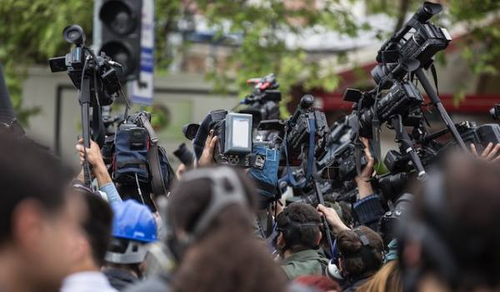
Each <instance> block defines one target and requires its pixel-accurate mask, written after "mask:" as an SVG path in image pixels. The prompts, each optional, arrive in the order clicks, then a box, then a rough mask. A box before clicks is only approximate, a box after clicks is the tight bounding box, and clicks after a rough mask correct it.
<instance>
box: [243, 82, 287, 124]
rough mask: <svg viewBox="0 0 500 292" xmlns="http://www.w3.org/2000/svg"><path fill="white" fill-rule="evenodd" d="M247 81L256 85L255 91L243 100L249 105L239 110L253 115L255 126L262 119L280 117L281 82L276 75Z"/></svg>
mask: <svg viewBox="0 0 500 292" xmlns="http://www.w3.org/2000/svg"><path fill="white" fill-rule="evenodd" d="M247 83H248V84H250V85H253V86H254V91H253V92H252V93H251V94H249V95H247V96H245V98H244V99H243V100H242V102H241V103H242V104H245V105H247V107H246V108H244V109H242V110H240V111H239V112H240V113H246V114H251V115H252V116H253V124H254V128H256V127H257V126H258V125H259V123H260V121H263V120H273V119H279V118H280V108H279V103H280V101H281V92H280V91H279V90H278V88H279V86H280V84H279V83H278V81H277V80H276V76H275V75H274V74H269V75H267V76H265V77H262V78H252V79H249V80H247Z"/></svg>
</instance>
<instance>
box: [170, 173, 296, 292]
mask: <svg viewBox="0 0 500 292" xmlns="http://www.w3.org/2000/svg"><path fill="white" fill-rule="evenodd" d="M256 205H257V200H256V194H255V189H254V187H253V186H252V184H251V182H250V181H249V179H248V178H247V177H246V175H245V174H244V173H243V172H241V171H239V170H238V169H233V168H230V167H227V166H219V167H215V168H205V169H197V170H192V171H189V172H186V173H185V174H184V177H183V180H182V181H180V182H179V183H178V185H177V186H176V187H175V188H174V189H173V191H172V193H171V195H170V198H169V202H168V205H167V206H168V207H167V214H166V218H167V229H169V235H168V239H167V245H168V247H169V249H170V251H172V253H173V254H174V255H175V257H176V260H177V265H178V267H177V271H176V276H175V277H174V282H173V287H174V291H221V292H224V291H239V292H245V291H283V290H284V287H285V285H286V278H285V275H284V273H283V272H282V271H281V269H280V268H279V267H278V266H277V265H276V264H275V263H274V262H273V260H272V258H271V256H270V255H269V254H268V252H267V250H266V247H265V244H264V243H262V242H259V241H258V239H257V238H256V237H255V236H254V225H253V223H254V218H253V213H254V211H255V210H256ZM207 267H209V268H207Z"/></svg>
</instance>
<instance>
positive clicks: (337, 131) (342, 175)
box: [317, 115, 367, 182]
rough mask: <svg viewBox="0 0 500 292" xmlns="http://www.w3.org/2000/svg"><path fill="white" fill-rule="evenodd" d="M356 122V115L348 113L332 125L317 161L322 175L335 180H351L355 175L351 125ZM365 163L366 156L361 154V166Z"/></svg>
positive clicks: (353, 134) (353, 136) (353, 135)
mask: <svg viewBox="0 0 500 292" xmlns="http://www.w3.org/2000/svg"><path fill="white" fill-rule="evenodd" d="M356 123H357V117H356V116H355V115H349V116H346V117H345V118H344V120H343V121H341V122H336V123H335V124H334V126H333V127H332V130H331V132H330V134H328V138H327V142H326V147H325V152H324V155H323V156H322V157H321V159H320V160H319V161H318V163H317V168H318V170H319V171H320V172H321V174H322V176H323V177H325V178H328V179H330V180H333V181H337V182H338V181H349V180H353V179H354V178H355V177H356V175H357V168H356V163H357V162H356V155H355V145H354V139H355V133H354V129H353V127H352V126H353V124H356ZM366 164H367V161H366V158H365V157H364V156H362V157H361V167H362V168H363V167H364V166H366Z"/></svg>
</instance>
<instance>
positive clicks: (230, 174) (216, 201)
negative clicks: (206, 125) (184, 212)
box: [166, 166, 250, 261]
mask: <svg viewBox="0 0 500 292" xmlns="http://www.w3.org/2000/svg"><path fill="white" fill-rule="evenodd" d="M199 179H209V180H210V188H211V198H210V202H209V203H208V206H207V207H206V208H205V210H204V211H203V212H202V213H201V215H200V216H199V219H198V221H197V223H196V224H195V226H194V228H193V231H191V232H189V233H188V234H187V236H186V238H183V239H180V238H177V236H176V227H175V226H176V225H175V222H174V221H175V220H174V218H172V215H170V214H167V219H166V221H167V222H166V232H167V245H168V247H169V249H170V251H171V252H172V254H173V255H174V257H175V258H176V260H177V261H180V260H181V258H182V257H183V256H184V253H185V251H186V250H187V248H188V247H189V246H190V245H191V244H192V243H193V242H195V240H196V239H198V238H199V237H200V236H201V235H202V234H203V233H204V232H205V231H206V229H207V228H208V226H209V225H210V223H212V221H213V220H214V219H215V218H216V217H217V216H218V215H219V214H220V213H221V212H222V211H223V210H225V209H226V208H228V207H230V206H234V205H239V206H241V207H244V208H246V207H248V204H249V202H248V199H247V196H246V195H245V191H244V187H243V184H242V183H241V180H240V178H239V177H238V175H237V174H236V173H235V171H234V170H233V169H231V168H230V167H227V166H222V167H217V168H211V169H199V170H192V171H189V172H187V173H186V174H184V176H183V179H182V183H188V182H190V181H195V180H199ZM249 220H250V218H249Z"/></svg>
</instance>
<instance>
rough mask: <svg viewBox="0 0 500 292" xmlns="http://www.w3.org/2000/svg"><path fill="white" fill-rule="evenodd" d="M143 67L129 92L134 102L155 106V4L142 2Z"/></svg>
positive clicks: (150, 1) (148, 0) (146, 0)
mask: <svg viewBox="0 0 500 292" xmlns="http://www.w3.org/2000/svg"><path fill="white" fill-rule="evenodd" d="M142 3H143V5H142V28H141V67H140V72H139V79H138V80H135V81H133V82H131V84H130V85H129V86H130V87H129V92H131V94H130V96H131V99H132V102H134V103H139V104H143V105H151V104H153V92H154V64H155V61H154V47H155V45H154V44H155V41H154V40H155V23H154V21H155V3H154V0H143V1H142Z"/></svg>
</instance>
